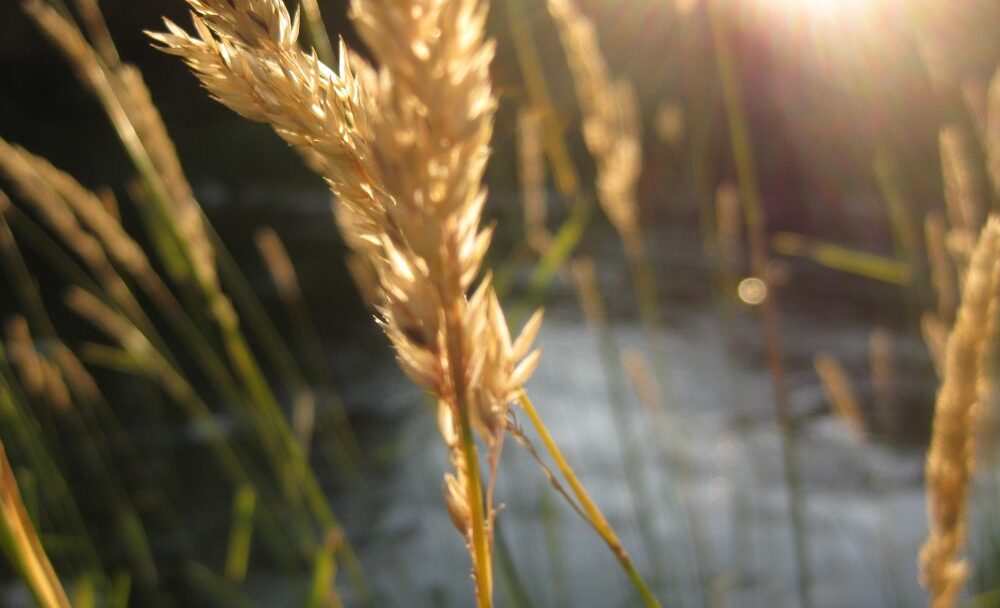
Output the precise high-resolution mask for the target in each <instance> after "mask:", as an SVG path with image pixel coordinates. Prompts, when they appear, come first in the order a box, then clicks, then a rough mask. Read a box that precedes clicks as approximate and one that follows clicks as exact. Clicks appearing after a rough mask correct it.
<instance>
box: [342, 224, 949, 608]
mask: <svg viewBox="0 0 1000 608" xmlns="http://www.w3.org/2000/svg"><path fill="white" fill-rule="evenodd" d="M651 240H652V241H653V242H654V243H670V244H669V245H660V246H658V247H654V255H656V256H658V257H659V258H660V259H659V260H658V264H659V268H662V270H661V272H660V276H661V277H662V278H663V280H664V281H668V282H670V283H671V285H668V286H665V288H664V290H663V291H664V309H665V310H666V314H665V318H666V320H665V322H664V329H663V330H662V331H661V333H659V334H657V335H649V334H647V333H646V331H645V330H644V328H643V326H642V325H641V324H640V323H638V321H637V320H635V319H634V314H632V313H630V312H629V307H630V306H631V304H630V303H631V302H632V301H633V300H632V298H631V295H630V294H631V291H630V289H631V288H630V284H629V282H628V278H627V274H626V273H625V272H623V269H624V266H623V265H618V264H617V263H616V262H614V257H613V256H614V254H613V252H612V254H611V256H612V257H611V261H610V262H608V261H606V260H605V261H602V267H601V278H602V287H603V291H604V294H605V295H606V296H608V295H609V294H610V295H612V296H613V297H612V301H611V302H610V308H611V310H612V311H614V313H615V322H614V328H613V331H612V336H611V338H610V340H611V347H612V348H614V349H616V350H617V349H622V348H625V347H631V348H635V349H638V350H640V351H642V352H644V353H647V354H648V355H650V356H652V353H653V352H654V350H653V349H654V348H662V349H663V352H664V353H665V368H666V370H665V371H666V373H665V374H663V373H658V374H657V375H658V377H657V382H658V384H659V392H660V396H661V404H660V408H661V409H658V410H656V411H655V412H650V411H649V410H648V409H647V408H645V407H644V406H643V405H641V404H640V403H639V401H638V399H637V398H636V397H635V396H634V393H633V391H632V390H631V388H630V387H629V385H628V382H627V380H625V379H624V378H625V377H624V375H622V373H621V372H620V370H618V369H610V370H609V369H608V366H607V361H608V359H607V358H606V357H604V356H603V355H602V348H607V347H608V344H609V343H608V342H607V341H605V342H602V339H601V338H600V337H599V336H598V335H597V334H596V333H595V332H594V331H592V330H591V329H590V328H588V326H587V325H586V323H585V322H584V320H583V317H582V314H581V313H580V312H579V311H578V308H577V306H576V303H575V299H574V298H573V295H572V291H571V290H570V288H569V286H568V285H567V284H566V283H565V281H559V282H557V283H556V285H555V286H554V288H553V293H554V296H553V301H552V302H550V304H549V314H548V316H547V318H546V321H545V325H544V329H543V331H542V333H541V337H540V339H539V344H540V345H541V347H542V349H543V351H544V357H543V359H542V363H541V365H540V366H539V369H538V371H537V373H536V374H535V376H534V378H533V379H532V380H531V382H530V384H529V386H528V387H527V388H528V391H529V393H530V394H531V395H532V397H533V400H534V401H535V403H536V404H537V405H538V407H539V409H540V410H541V412H542V415H543V417H544V418H545V419H546V421H547V423H548V425H549V427H550V428H551V429H552V431H553V433H554V435H555V436H556V438H557V439H558V441H559V443H560V444H561V445H562V446H563V448H564V450H565V452H566V453H567V455H568V456H569V458H570V461H571V462H572V463H573V464H574V466H575V467H576V468H577V470H578V471H579V472H580V473H581V477H582V478H583V480H584V482H585V485H586V486H587V487H588V488H589V489H590V491H591V493H592V495H593V496H594V498H595V499H596V500H597V502H598V503H599V504H600V505H601V507H602V509H604V511H605V513H606V514H607V515H608V518H609V519H610V521H611V522H612V524H613V525H614V527H615V528H616V529H617V530H618V531H619V532H620V534H621V535H622V537H623V540H624V542H625V545H626V547H628V548H629V550H630V551H631V553H632V554H633V556H634V557H635V559H636V560H637V562H638V563H639V565H640V569H641V570H642V571H643V572H644V573H645V574H646V575H647V577H648V578H649V580H650V581H651V582H652V583H653V584H654V585H655V587H656V589H657V591H658V595H659V596H660V597H661V598H662V599H663V601H664V605H667V606H702V605H712V606H740V607H742V606H768V607H770V606H796V605H798V604H799V599H798V598H799V597H800V595H799V593H800V591H799V586H800V581H801V580H807V581H808V582H807V583H806V584H807V586H808V589H809V591H808V592H809V594H810V597H811V598H812V602H813V605H815V606H881V605H902V606H911V605H920V604H921V603H923V601H925V600H924V599H923V598H924V595H923V592H922V590H921V589H920V586H919V584H918V581H917V569H916V561H915V560H916V557H915V556H916V553H917V550H918V547H919V545H920V543H921V541H922V540H923V537H924V535H925V531H926V523H925V521H926V520H925V502H924V497H923V493H922V485H921V476H922V454H923V448H922V446H921V443H920V441H919V440H914V441H910V440H909V438H911V437H913V436H914V435H916V436H919V435H920V432H915V431H914V429H913V428H910V427H920V426H921V425H922V424H923V423H922V422H920V420H921V416H923V414H921V411H924V413H926V407H927V406H928V405H929V402H930V400H931V398H932V395H933V388H934V383H935V382H936V379H935V378H934V377H933V372H932V371H931V368H930V367H929V365H928V364H927V360H926V357H927V356H926V354H925V352H924V351H923V346H922V344H921V343H920V341H919V338H918V337H916V336H912V335H902V334H898V333H897V334H895V335H894V336H893V340H894V354H895V356H896V366H897V370H896V371H897V374H899V375H900V377H899V378H898V379H897V382H896V384H897V385H898V386H897V393H898V394H897V399H896V401H897V402H896V403H895V410H894V411H892V412H889V413H888V416H889V417H890V418H892V424H891V425H887V426H890V427H891V429H890V430H888V431H886V433H885V434H887V435H889V437H888V438H878V439H869V440H859V439H858V438H856V437H855V436H853V435H852V434H851V432H850V431H849V430H848V429H847V428H846V427H845V426H844V424H843V423H842V422H841V421H839V420H838V419H836V418H835V417H833V416H832V415H831V414H830V413H829V410H828V408H827V405H826V403H825V398H824V396H823V393H822V390H821V387H820V385H819V381H818V379H817V378H816V376H815V374H814V372H813V371H812V367H811V361H812V356H813V355H814V354H815V353H816V352H818V351H820V350H828V351H832V352H835V353H837V354H838V355H839V356H840V357H841V359H842V361H843V363H844V364H845V366H846V367H847V369H848V370H851V371H852V372H855V371H857V372H858V377H856V378H854V380H855V381H856V386H857V388H858V389H859V394H860V397H861V399H863V400H864V399H867V400H869V401H870V400H871V399H872V394H871V387H870V382H869V381H868V380H867V369H868V362H867V361H868V359H867V358H868V351H867V344H868V332H869V331H870V329H871V328H872V326H873V325H871V324H869V322H867V321H866V320H865V319H858V318H854V319H852V318H850V317H851V315H850V314H847V313H844V312H843V311H839V310H835V309H834V308H835V307H836V304H832V303H831V304H826V305H824V304H823V303H822V302H821V303H819V304H817V303H816V302H809V301H808V296H801V295H796V294H789V295H788V297H787V301H786V305H784V306H783V307H782V313H783V314H782V322H783V328H782V330H783V331H782V334H783V339H784V342H785V344H784V352H785V359H786V363H787V371H788V388H789V394H790V401H791V407H792V410H793V411H794V412H795V413H796V416H797V418H798V419H799V420H800V423H799V425H798V427H797V429H796V432H795V434H794V438H793V440H791V441H790V442H786V443H785V444H784V445H785V447H784V448H783V441H782V435H781V434H780V433H779V431H778V426H777V425H776V423H775V417H774V410H773V397H772V390H771V383H770V377H769V375H768V373H767V371H766V370H765V369H764V367H763V365H762V361H763V357H762V346H761V341H762V338H761V335H760V331H759V328H758V322H757V317H756V315H755V313H754V311H753V310H751V309H748V308H742V309H741V308H739V307H736V305H725V304H724V305H722V306H721V307H719V306H715V305H713V302H712V300H711V298H710V297H709V296H708V294H709V291H708V289H707V287H705V286H704V284H701V282H702V281H707V278H705V277H704V276H703V275H705V273H704V269H703V268H702V265H701V262H700V261H699V260H700V254H699V253H698V251H699V249H698V246H697V243H696V242H695V241H694V240H692V238H691V237H690V236H684V235H682V234H680V233H678V234H673V233H671V234H661V235H652V236H651ZM613 247H615V243H614V240H613V239H608V243H607V244H606V245H602V246H601V247H599V248H598V249H599V251H597V252H596V253H597V254H598V256H600V255H602V254H603V253H605V250H608V251H613ZM599 259H604V258H600V257H599ZM797 268H799V267H797ZM801 270H802V269H801V268H799V271H801ZM805 271H806V272H808V268H807V267H806V269H805ZM832 276H836V275H832ZM795 280H796V277H795V276H793V277H792V283H791V284H790V285H788V286H786V290H788V289H794V281H795ZM691 292H693V294H692V293H691ZM614 294H617V295H614ZM675 296H679V297H675ZM778 297H782V296H781V293H780V292H779V295H778ZM827 306H829V308H827ZM725 319H728V320H725ZM340 356H341V357H343V358H344V359H345V360H346V359H350V355H349V354H343V353H342V354H341V355H340ZM610 360H611V361H613V362H617V360H618V353H617V352H615V353H614V354H612V355H611V357H610ZM348 367H349V368H351V369H354V370H355V371H356V372H357V373H352V374H351V379H352V386H350V387H345V389H346V390H348V394H347V396H346V398H347V400H348V401H349V402H355V401H357V402H358V403H364V404H367V405H368V406H370V407H381V408H385V409H386V411H392V412H396V413H401V414H403V415H402V416H401V417H400V418H399V419H398V420H399V422H398V423H397V424H394V425H393V428H391V429H386V432H387V433H389V434H391V435H394V436H396V437H398V438H399V442H400V444H399V452H398V454H397V456H398V460H397V466H396V467H395V469H394V470H393V471H392V474H391V475H389V476H387V477H386V478H382V479H379V480H378V481H377V482H375V484H374V486H373V487H372V488H370V492H371V493H372V496H374V498H373V500H374V501H375V503H377V504H378V508H379V512H380V515H379V517H378V518H377V520H376V521H375V522H374V523H373V524H372V525H373V527H372V528H366V529H365V530H363V532H362V537H361V542H362V552H363V555H364V557H365V559H366V561H367V563H368V564H369V571H370V572H372V573H373V575H374V576H375V577H377V580H378V581H379V587H380V588H381V589H382V590H383V592H384V593H385V594H386V601H387V602H388V603H390V604H395V605H400V606H416V605H426V606H468V605H471V602H472V591H471V589H472V587H471V582H470V580H469V559H468V556H467V553H466V552H465V550H464V548H463V546H462V544H461V542H460V540H459V537H458V535H457V534H456V533H455V531H454V529H453V528H452V526H451V524H450V522H449V520H448V518H447V516H446V514H445V511H444V509H443V506H442V502H441V500H442V499H441V490H440V487H441V476H442V473H443V471H445V470H446V467H447V464H446V459H445V455H444V450H443V448H442V446H441V445H440V442H439V440H438V438H437V431H436V428H435V426H434V423H433V420H432V418H431V417H430V416H429V415H427V413H426V412H425V411H424V410H423V409H422V408H421V406H420V401H419V396H418V395H417V393H416V392H415V391H414V390H413V389H411V388H410V387H409V385H408V384H407V383H406V382H405V380H403V379H401V375H400V374H399V372H398V371H397V370H395V369H392V368H384V367H379V368H377V369H370V368H369V369H365V370H363V371H362V370H361V369H359V368H358V366H357V364H356V362H355V363H354V364H348ZM616 391H617V395H618V396H617V397H616V396H615V395H616ZM616 401H618V403H615V402H616ZM883 430H884V429H883ZM529 435H531V433H530V431H529ZM883 439H884V440H883ZM628 450H634V452H632V453H631V454H629V453H628ZM783 450H788V453H789V454H790V456H789V458H791V459H792V463H793V466H794V467H795V469H796V470H797V476H798V478H799V480H800V481H799V484H800V485H799V490H798V497H797V501H798V504H799V507H798V509H799V510H800V512H801V522H802V523H801V529H802V538H803V539H804V540H803V541H802V543H803V544H804V547H805V550H806V551H807V553H808V560H807V561H808V568H807V569H806V568H803V567H802V563H801V562H800V561H799V560H798V559H797V558H796V554H795V549H794V547H795V545H794V542H793V533H792V522H793V517H792V508H791V507H790V504H791V502H790V496H789V493H788V485H787V477H786V473H785V464H784V463H785V456H784V454H785V452H784V451H783ZM629 458H632V459H633V461H635V462H638V463H640V464H639V467H638V470H637V471H636V472H633V475H632V477H633V479H632V483H631V484H630V483H629V481H628V476H627V475H626V472H625V463H626V461H627V460H628V459H629ZM636 488H638V489H639V491H638V493H636V492H633V490H634V489H636ZM498 498H499V501H500V502H501V503H502V504H503V510H502V512H501V515H500V526H501V533H502V535H503V538H504V541H505V545H506V546H507V549H508V550H509V552H510V554H511V556H512V559H511V560H510V562H508V563H507V564H506V568H505V567H503V566H504V565H505V564H504V561H505V560H503V559H498V560H497V563H498V566H497V571H498V585H497V597H498V601H499V603H500V604H501V605H506V606H520V605H522V604H525V600H524V599H523V598H522V597H521V596H520V595H519V593H520V592H522V591H523V592H524V593H526V594H527V596H528V597H529V598H530V602H531V604H532V605H535V606H594V607H606V606H637V605H639V600H638V599H637V597H636V596H635V595H634V594H633V592H632V591H631V588H630V586H629V585H628V582H627V579H626V578H625V576H624V575H623V574H622V572H621V571H620V569H619V568H618V566H617V564H616V562H615V561H614V560H613V559H612V557H611V554H610V552H609V551H608V550H607V548H606V547H605V546H604V545H603V544H602V542H601V541H600V539H599V538H598V537H597V535H596V534H594V533H593V532H592V531H591V530H590V529H589V528H588V527H587V526H586V525H585V524H583V523H582V522H581V521H580V520H579V518H578V517H577V516H576V515H575V514H574V513H573V512H572V511H571V510H570V509H569V508H567V507H566V506H565V505H564V504H563V503H562V501H561V499H560V497H559V496H558V495H557V494H556V493H555V492H553V491H552V490H551V488H550V487H549V485H548V482H547V481H546V479H545V477H544V476H543V475H542V473H541V471H540V469H539V467H538V466H537V464H536V463H535V462H534V461H533V460H531V459H530V458H528V457H527V456H526V455H525V452H524V450H523V449H521V448H520V446H518V445H516V444H515V443H514V442H512V441H511V442H509V443H508V445H507V447H506V452H505V459H504V462H503V466H502V467H501V473H500V478H499V486H498ZM643 520H644V521H643ZM511 568H513V569H514V570H515V573H514V574H513V575H512V574H511ZM512 576H514V577H516V580H517V581H519V582H518V583H517V585H516V587H514V588H512V586H511V582H510V581H511V577H512ZM803 577H805V579H804V578H803ZM525 605H526V604H525Z"/></svg>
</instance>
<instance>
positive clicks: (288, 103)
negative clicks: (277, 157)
mask: <svg viewBox="0 0 1000 608" xmlns="http://www.w3.org/2000/svg"><path fill="white" fill-rule="evenodd" d="M188 4H189V5H190V7H191V9H192V16H193V20H194V26H195V32H196V33H195V35H190V34H188V33H187V32H185V31H184V30H183V29H181V28H180V27H178V26H177V25H175V24H173V23H172V22H169V21H167V22H166V27H167V31H166V32H164V33H154V34H151V36H152V37H153V39H154V40H155V41H156V42H157V43H158V45H159V47H160V48H161V49H162V50H164V51H166V52H168V53H172V54H176V55H179V56H181V57H182V58H183V59H184V61H185V62H186V63H187V64H188V66H189V67H190V68H191V69H192V71H193V72H195V74H196V75H197V76H198V77H199V79H200V80H201V81H202V83H203V84H204V85H205V87H206V88H207V89H208V90H209V92H210V93H211V94H212V96H213V97H215V98H216V99H217V100H219V101H220V102H221V103H223V104H225V105H226V106H228V107H229V108H231V109H232V110H234V111H236V112H238V113H239V114H241V115H243V116H244V117H246V118H249V119H251V120H254V121H258V122H265V123H268V124H271V125H272V126H273V127H274V129H275V131H276V132H277V133H278V134H279V135H280V136H281V137H282V138H284V139H285V140H286V141H287V142H288V143H289V144H291V145H292V146H293V147H295V148H296V149H297V150H298V151H299V152H300V153H301V154H302V156H303V158H304V159H305V161H306V162H307V164H308V165H309V166H310V167H311V168H313V169H314V170H316V171H317V172H318V173H319V174H320V175H321V176H323V177H324V178H325V179H326V180H327V183H328V184H329V185H330V187H331V189H332V190H333V192H334V194H335V195H336V196H337V197H338V199H339V208H338V210H337V214H336V215H337V219H338V224H339V226H340V228H341V231H342V233H343V234H344V237H345V240H346V242H347V243H348V245H349V246H350V247H351V248H352V250H353V251H354V254H355V255H356V256H357V257H356V258H355V261H354V262H352V268H353V270H354V272H355V274H356V276H364V277H367V279H366V280H363V281H362V282H361V285H362V290H363V292H364V293H365V294H367V297H368V298H369V300H370V303H371V304H372V305H373V306H374V307H375V308H376V310H377V311H378V315H379V321H380V324H381V325H382V327H383V328H384V330H385V332H386V334H387V335H388V337H389V339H390V341H391V342H392V344H393V346H394V347H395V349H396V353H397V356H398V359H399V362H400V365H401V366H402V368H403V370H404V371H405V372H406V373H407V375H409V376H410V378H411V379H413V380H414V381H415V382H416V383H417V384H419V385H420V386H422V387H423V388H424V389H425V390H427V391H428V392H429V393H430V394H431V395H433V396H434V397H435V398H437V399H438V400H439V401H440V402H441V403H442V404H444V405H443V407H445V408H446V409H447V410H448V412H449V414H450V416H448V417H444V418H445V419H448V420H451V421H452V424H453V426H454V428H453V429H450V431H448V430H446V432H444V437H445V439H446V443H448V445H449V448H450V449H451V454H452V461H453V463H454V465H455V468H456V474H454V475H452V476H450V477H447V478H446V501H447V502H448V504H449V507H450V511H451V512H452V513H453V515H454V514H455V512H456V511H455V508H453V505H454V504H455V503H456V501H457V502H460V503H461V504H464V505H466V506H467V507H468V511H469V519H468V520H467V521H466V520H465V519H464V518H462V517H457V518H456V520H457V521H458V522H460V523H463V524H466V523H467V525H466V526H465V528H464V530H463V533H464V535H465V537H466V539H467V541H468V543H469V545H470V550H471V552H472V555H473V566H474V571H475V575H476V582H477V600H478V602H479V604H480V605H481V606H487V605H491V602H492V600H491V597H492V573H491V566H490V563H491V558H490V549H489V545H490V544H491V536H492V524H491V522H492V518H493V515H494V514H493V509H492V506H491V504H490V502H489V500H488V499H489V498H490V497H491V494H492V481H491V482H490V484H489V489H488V490H487V491H486V495H485V499H486V500H485V504H484V493H483V488H482V484H481V483H480V481H479V460H478V455H477V452H476V446H475V443H474V441H473V438H472V430H473V429H475V430H476V431H477V432H478V434H479V436H480V437H481V438H482V439H483V440H484V441H485V443H486V444H487V447H488V449H489V452H490V459H489V461H490V468H491V479H492V478H493V477H494V476H495V468H496V466H497V464H498V460H497V459H498V455H499V449H500V446H501V445H502V440H503V436H504V432H505V427H506V423H507V410H508V408H509V407H510V403H511V402H512V401H513V399H514V398H515V397H516V395H517V391H518V390H519V389H520V388H521V386H522V385H523V384H524V382H525V381H526V380H527V379H528V377H529V376H530V374H531V372H532V370H533V369H534V366H535V364H536V363H537V361H538V352H537V351H535V352H534V353H530V352H529V351H530V350H531V343H532V341H533V339H534V336H535V334H536V333H537V331H538V328H539V326H540V321H541V317H540V315H536V316H535V317H533V318H532V320H530V321H529V322H528V324H527V325H526V328H525V330H524V331H523V332H522V334H521V336H520V337H519V338H518V339H517V340H514V339H512V337H511V336H510V334H509V332H508V329H507V324H506V320H505V318H504V315H503V311H502V310H501V308H500V304H499V301H498V300H497V296H496V294H495V292H494V291H493V288H492V286H491V283H490V280H489V277H487V278H485V279H483V280H482V281H481V282H480V283H479V284H478V286H476V285H475V281H476V278H477V276H478V275H479V274H480V272H481V266H482V261H483V257H484V255H485V253H486V250H487V248H488V247H489V243H490V237H491V234H492V230H491V229H485V230H483V229H481V228H480V226H479V224H480V217H481V214H482V208H483V205H484V204H485V201H486V192H485V190H484V189H483V186H482V177H483V171H484V169H485V164H486V160H487V158H488V156H489V148H488V146H489V141H490V138H491V136H492V127H493V115H494V113H495V111H496V100H495V98H494V96H493V93H492V85H491V82H490V75H489V64H490V61H491V60H492V57H493V48H494V46H493V42H492V41H489V40H487V39H486V37H485V32H484V23H485V18H486V5H485V4H484V3H482V2H480V1H479V0H452V1H449V2H443V3H442V2H431V1H421V2H415V3H413V4H412V6H406V7H404V6H402V5H400V4H398V3H393V2H386V1H384V0H356V1H354V2H352V4H351V11H350V15H351V18H352V20H353V22H354V24H355V26H356V28H357V29H358V32H359V33H360V35H361V38H362V39H363V40H364V41H365V43H366V44H367V45H368V47H369V49H370V50H371V52H372V54H373V56H374V58H375V59H376V61H377V62H378V64H379V67H378V68H371V67H368V66H367V64H366V63H364V62H362V61H359V60H352V59H351V55H352V54H353V53H352V52H351V51H349V50H348V49H347V47H346V45H344V44H343V43H342V44H341V48H340V64H339V65H338V66H336V69H334V68H333V67H331V66H327V65H325V64H323V63H322V62H321V61H320V60H319V59H318V57H317V56H316V55H315V54H309V53H306V52H305V51H304V50H302V49H301V48H300V47H299V45H298V34H299V32H298V29H299V22H298V18H297V16H295V17H292V16H290V15H289V12H288V10H287V8H286V6H285V5H284V3H282V2H280V1H278V0H247V1H246V2H241V3H237V4H233V3H231V2H228V1H225V0H188ZM352 66H353V67H352ZM376 69H377V70H378V72H377V77H376V76H375V70H376ZM355 71H357V72H358V73H357V75H356V74H355ZM372 279H374V280H372ZM459 487H460V488H461V489H460V490H459V489H458V488H459Z"/></svg>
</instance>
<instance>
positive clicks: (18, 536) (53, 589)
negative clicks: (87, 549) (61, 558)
mask: <svg viewBox="0 0 1000 608" xmlns="http://www.w3.org/2000/svg"><path fill="white" fill-rule="evenodd" d="M0 547H3V549H5V552H9V554H8V558H9V559H10V561H11V562H12V563H13V564H14V566H15V567H16V568H17V570H18V573H19V574H20V575H21V578H22V579H23V580H24V582H25V583H26V584H27V586H28V588H29V589H30V590H31V593H32V595H34V596H35V600H36V601H37V602H38V604H39V605H40V606H42V607H43V608H69V607H70V603H69V598H68V597H67V596H66V592H65V591H63V588H62V584H61V583H60V582H59V577H58V576H57V575H56V572H55V569H54V568H53V567H52V564H51V562H49V558H48V556H47V555H46V554H45V549H44V548H42V543H41V541H40V540H39V538H38V534H37V532H35V527H34V526H33V525H32V523H31V518H30V517H29V516H28V511H27V509H25V508H24V502H23V501H22V500H21V493H20V491H18V489H17V481H16V480H15V478H14V471H13V469H12V468H11V466H10V462H9V461H8V460H7V454H6V452H5V451H4V446H3V442H0Z"/></svg>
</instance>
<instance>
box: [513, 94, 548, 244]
mask: <svg viewBox="0 0 1000 608" xmlns="http://www.w3.org/2000/svg"><path fill="white" fill-rule="evenodd" d="M517 159H518V168H519V169H520V170H519V171H518V177H519V178H520V181H521V198H522V202H523V205H524V234H525V237H526V238H527V240H528V245H530V246H531V248H532V249H534V250H535V251H536V252H538V253H543V252H544V251H545V250H546V249H547V248H548V246H549V243H550V242H551V241H552V234H551V233H550V232H549V230H548V228H546V226H545V220H546V217H547V214H548V210H547V209H546V201H545V199H546V196H545V151H544V149H543V146H542V121H541V119H540V118H539V117H538V114H537V113H535V112H533V111H531V110H527V109H522V110H521V111H520V112H519V113H518V115H517Z"/></svg>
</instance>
